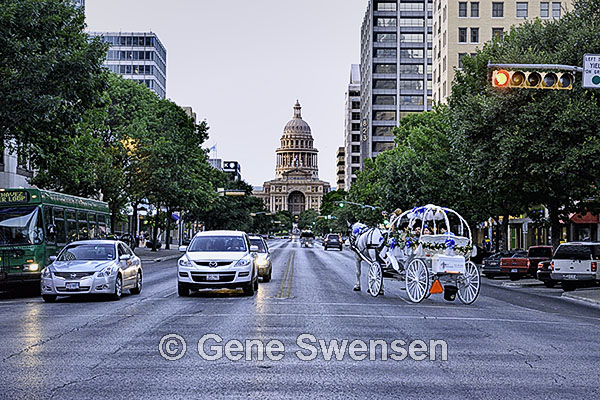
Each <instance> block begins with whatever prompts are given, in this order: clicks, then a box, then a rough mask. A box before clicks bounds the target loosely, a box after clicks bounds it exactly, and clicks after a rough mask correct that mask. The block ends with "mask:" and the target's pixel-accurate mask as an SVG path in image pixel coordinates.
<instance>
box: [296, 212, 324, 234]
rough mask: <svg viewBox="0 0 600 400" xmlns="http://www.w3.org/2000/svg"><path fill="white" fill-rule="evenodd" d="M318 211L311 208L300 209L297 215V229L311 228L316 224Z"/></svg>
mask: <svg viewBox="0 0 600 400" xmlns="http://www.w3.org/2000/svg"><path fill="white" fill-rule="evenodd" d="M318 216H319V213H318V212H317V211H316V210H313V209H312V208H309V209H308V210H305V211H302V212H301V213H300V215H299V216H298V229H313V224H316V222H317V218H318Z"/></svg>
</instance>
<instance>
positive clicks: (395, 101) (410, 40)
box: [360, 0, 433, 165]
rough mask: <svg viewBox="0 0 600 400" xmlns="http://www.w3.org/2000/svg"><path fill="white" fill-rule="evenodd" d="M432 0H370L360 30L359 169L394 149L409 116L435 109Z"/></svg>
mask: <svg viewBox="0 0 600 400" xmlns="http://www.w3.org/2000/svg"><path fill="white" fill-rule="evenodd" d="M432 1H433V0H369V4H368V6H367V11H366V13H365V17H364V20H363V24H362V30H361V60H360V61H361V63H360V72H361V76H360V88H361V93H360V94H361V96H360V103H361V104H360V106H361V112H360V113H361V139H362V140H361V165H362V163H363V160H364V159H366V158H374V157H376V156H377V155H378V154H379V153H381V152H382V151H384V150H389V149H391V148H393V147H394V135H393V133H392V129H393V128H394V127H395V126H397V124H398V121H399V120H400V119H401V118H402V117H404V116H405V115H407V114H408V113H414V112H423V111H428V110H431V56H432V54H431V53H432V51H431V48H432V47H431V46H432V44H431V41H432V24H433V19H432V18H433V16H432V9H433V3H432Z"/></svg>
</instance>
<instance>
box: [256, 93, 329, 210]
mask: <svg viewBox="0 0 600 400" xmlns="http://www.w3.org/2000/svg"><path fill="white" fill-rule="evenodd" d="M276 154H277V165H276V167H275V179H273V180H271V181H268V182H265V183H264V186H263V190H262V191H255V192H254V196H256V197H259V198H261V199H262V200H263V201H264V202H265V206H266V207H267V209H268V210H269V211H270V212H277V211H283V210H287V211H290V212H291V213H292V214H295V215H297V214H300V213H301V212H302V211H305V210H308V209H311V208H312V209H314V210H316V211H319V210H320V208H321V202H322V200H323V195H324V194H326V193H327V192H329V189H330V185H329V183H328V182H324V181H321V180H319V167H318V160H317V154H318V150H317V149H315V148H314V146H313V137H312V133H311V130H310V126H309V125H308V124H307V123H306V121H304V120H303V119H302V107H301V106H300V103H299V102H298V101H296V105H295V106H294V117H293V118H292V119H291V120H290V121H289V122H288V123H287V124H286V125H285V128H283V136H281V146H280V147H279V148H278V149H277V150H276Z"/></svg>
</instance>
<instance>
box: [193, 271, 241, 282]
mask: <svg viewBox="0 0 600 400" xmlns="http://www.w3.org/2000/svg"><path fill="white" fill-rule="evenodd" d="M191 274H192V280H193V281H194V282H233V280H234V279H235V272H221V273H218V274H210V275H219V280H218V281H213V280H210V281H209V280H207V279H206V275H209V274H208V273H204V272H192V273H191Z"/></svg>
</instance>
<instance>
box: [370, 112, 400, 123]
mask: <svg viewBox="0 0 600 400" xmlns="http://www.w3.org/2000/svg"><path fill="white" fill-rule="evenodd" d="M373 119H374V120H375V121H395V120H396V111H375V113H374V114H373Z"/></svg>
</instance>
